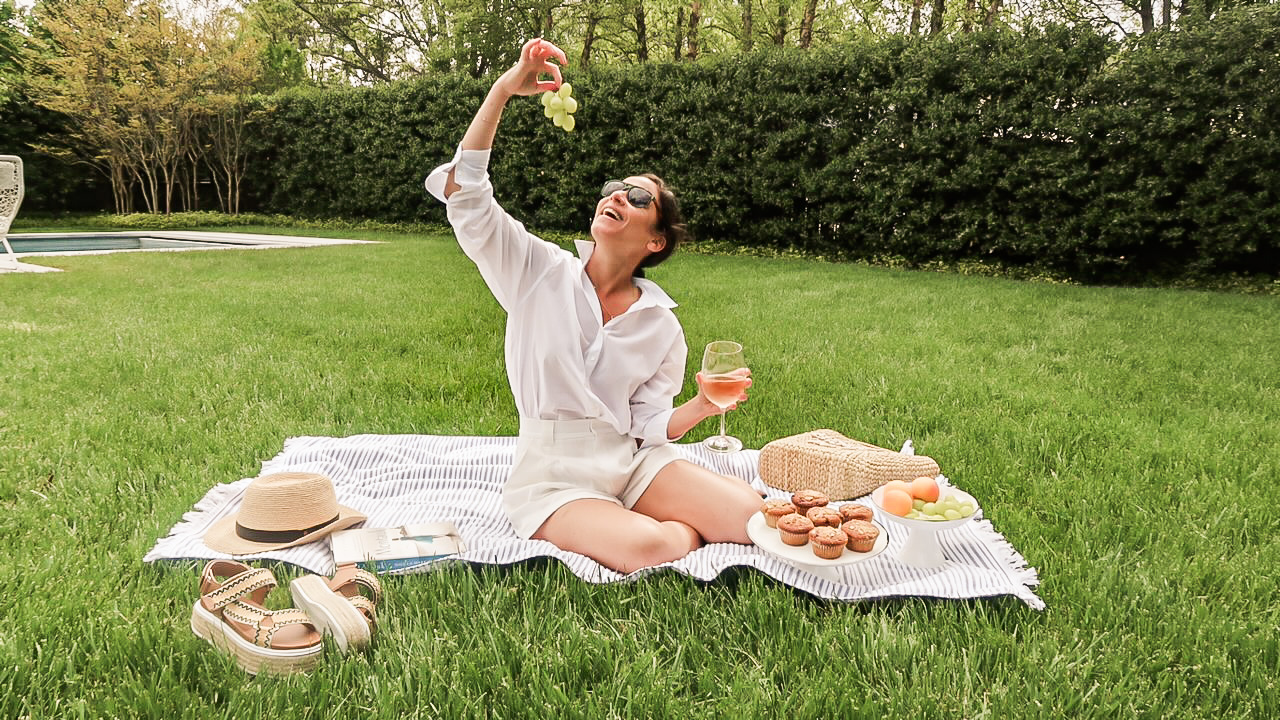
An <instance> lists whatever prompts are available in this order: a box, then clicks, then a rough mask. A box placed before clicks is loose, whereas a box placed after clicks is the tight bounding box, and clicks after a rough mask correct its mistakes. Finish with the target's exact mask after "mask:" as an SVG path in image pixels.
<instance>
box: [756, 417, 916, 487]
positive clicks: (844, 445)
mask: <svg viewBox="0 0 1280 720" xmlns="http://www.w3.org/2000/svg"><path fill="white" fill-rule="evenodd" d="M937 475H938V463H936V462H934V461H933V458H929V457H925V456H923V455H903V454H902V453H900V452H895V451H893V450H887V449H885V448H882V447H877V446H875V445H871V444H870V443H864V442H861V441H859V440H853V439H851V438H847V437H845V436H844V435H841V434H840V433H838V432H836V431H835V430H811V431H809V432H806V433H800V434H799V435H792V436H791V437H785V438H780V439H778V440H774V441H773V442H770V443H768V444H766V445H765V446H764V447H763V448H761V450H760V479H762V480H764V482H765V484H766V485H769V486H771V487H775V488H779V489H781V490H790V491H792V492H795V491H796V490H817V491H819V492H822V493H825V494H826V495H827V497H829V498H831V499H832V500H850V499H852V498H856V497H862V496H863V495H866V494H867V493H869V492H871V491H872V490H875V489H876V488H878V487H880V486H881V485H884V484H885V483H887V482H889V481H890V480H903V481H907V482H910V481H911V480H913V479H915V478H918V477H921V476H928V477H936V476H937Z"/></svg>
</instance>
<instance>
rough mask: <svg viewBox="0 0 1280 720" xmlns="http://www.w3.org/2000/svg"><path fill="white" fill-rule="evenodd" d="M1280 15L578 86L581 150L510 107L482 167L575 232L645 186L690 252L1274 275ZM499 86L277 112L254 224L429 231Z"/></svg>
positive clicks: (537, 215) (718, 63)
mask: <svg viewBox="0 0 1280 720" xmlns="http://www.w3.org/2000/svg"><path fill="white" fill-rule="evenodd" d="M1277 30H1280V8H1276V7H1274V6H1269V7H1260V8H1247V9H1245V10H1243V11H1239V12H1235V13H1229V14H1224V15H1222V16H1220V17H1218V18H1216V19H1215V20H1214V21H1213V22H1212V23H1206V24H1202V25H1200V26H1193V27H1187V28H1183V29H1180V30H1179V31H1177V32H1157V33H1154V34H1152V35H1148V36H1145V37H1143V38H1141V39H1139V40H1138V41H1136V42H1134V43H1132V44H1130V45H1125V46H1121V45H1118V44H1116V43H1114V42H1112V41H1110V40H1107V39H1104V38H1102V37H1099V36H1097V35H1095V34H1093V33H1091V32H1090V31H1088V30H1085V29H1069V28H1064V27H1049V28H1043V29H1037V30H1034V31H1029V32H1026V33H1021V34H1019V33H1016V32H1013V31H1009V30H1001V29H993V30H986V31H982V32H977V33H973V34H969V35H960V36H957V37H954V38H932V39H916V38H901V37H899V38H889V39H884V40H877V41H868V42H864V43H860V44H854V45H849V46H843V47H839V48H828V49H823V50H816V51H811V52H807V53H801V52H784V53H777V52H759V53H753V54H751V55H746V56H737V57H731V58H717V59H711V60H709V61H705V62H699V63H693V64H690V63H684V64H678V63H677V64H673V63H647V64H641V65H626V66H608V67H598V68H593V69H592V70H591V71H590V72H586V73H574V72H572V71H570V73H569V79H570V80H571V81H572V82H573V83H574V85H575V87H576V88H577V90H576V91H575V96H576V97H578V98H579V100H580V103H581V109H580V110H579V111H578V114H577V120H578V129H577V130H576V131H575V132H574V133H571V134H567V133H564V132H563V131H561V130H559V129H557V128H555V127H553V126H552V124H551V123H550V121H548V120H546V119H545V118H544V117H543V116H542V114H541V106H540V105H539V104H538V103H537V101H536V99H534V98H530V99H527V100H520V99H517V100H514V101H513V102H511V103H510V104H509V105H508V108H507V111H506V114H505V116H504V120H503V124H502V126H501V128H500V131H499V138H498V143H497V145H496V147H495V151H494V155H493V159H492V162H491V166H490V172H491V175H492V176H493V178H494V184H495V187H496V188H497V193H498V196H499V199H500V200H501V201H502V202H503V203H504V205H505V206H506V207H507V208H508V209H509V210H510V211H511V212H512V213H513V214H514V215H516V216H517V217H519V218H521V219H522V220H523V221H524V222H526V223H527V224H529V225H530V226H533V227H539V228H544V229H547V230H560V231H575V232H585V231H586V228H587V227H588V225H589V220H590V216H591V212H592V210H593V208H594V204H595V200H596V190H597V188H598V187H599V185H600V183H601V181H602V180H604V179H606V178H610V177H618V176H624V175H627V174H634V173H638V172H644V171H653V172H656V173H658V174H660V175H662V176H663V177H664V178H667V179H668V180H669V181H671V182H672V184H673V186H674V187H675V188H676V189H677V191H678V192H679V193H680V195H681V198H682V201H683V203H684V206H685V209H686V215H687V216H688V217H689V219H690V224H691V227H692V229H693V231H694V233H695V235H696V236H698V237H700V238H703V239H711V240H716V241H719V242H722V243H730V244H734V245H742V246H749V247H756V248H772V249H800V250H804V251H809V252H816V253H822V254H831V255H837V256H842V257H883V256H897V257H901V258H905V259H906V261H907V262H908V263H912V264H919V263H926V262H930V261H936V260H943V261H963V260H979V261H983V262H993V263H999V264H1005V265H1015V266H1032V267H1037V268H1043V269H1046V270H1051V271H1055V272H1059V273H1065V274H1068V275H1070V276H1072V277H1075V278H1079V279H1083V280H1092V281H1126V280H1138V279H1142V278H1148V277H1153V276H1155V277H1164V278H1178V277H1189V276H1203V275H1215V274H1227V273H1244V274H1251V273H1256V274H1264V275H1276V274H1280V253H1278V252H1277V245H1276V243H1275V240H1274V238H1275V237H1276V235H1277V234H1278V233H1280V202H1278V201H1280V198H1278V197H1277V192H1278V189H1280V162H1278V161H1280V138H1277V135H1276V127H1277V126H1280V117H1277V115H1278V114H1280V103H1276V102H1275V98H1276V97H1280V87H1277V83H1278V82H1280V52H1277V48H1276V37H1277V36H1280V33H1278V32H1277ZM489 82H490V81H489V80H480V81H477V80H473V79H470V78H466V77H460V76H432V77H423V78H419V79H416V80H413V81H409V82H405V83H401V84H396V85H392V86H386V87H378V88H367V89H358V90H350V91H328V92H308V93H297V94H288V95H283V96H279V97H276V98H274V100H273V102H274V103H275V109H274V111H273V112H272V113H270V115H269V117H268V119H267V120H266V121H265V122H264V123H263V124H261V125H259V126H258V129H257V135H256V138H255V142H256V147H257V151H256V160H255V161H254V162H253V163H252V166H251V167H252V169H251V175H252V177H251V183H250V184H251V187H252V188H253V189H254V190H253V192H252V193H251V194H252V195H253V196H254V197H256V199H257V203H258V205H259V207H261V208H262V209H263V210H266V211H269V212H278V213H286V214H294V215H303V216H318V217H333V216H340V217H368V218H373V219H379V220H387V221H426V222H436V223H439V222H443V221H444V212H443V208H442V207H441V206H440V205H439V204H437V203H435V202H434V201H432V200H430V199H429V198H428V197H427V196H426V195H425V193H424V191H423V189H422V179H423V177H424V176H425V175H426V173H427V172H428V171H429V170H430V169H431V168H432V167H433V166H434V165H436V164H437V163H439V162H443V161H445V160H447V159H448V158H449V157H450V156H451V155H452V153H453V150H454V147H455V146H456V143H457V142H458V140H459V139H460V138H461V136H462V133H463V131H464V130H465V128H466V126H467V123H468V122H469V120H470V118H471V115H472V114H473V112H474V111H475V109H476V108H477V107H478V105H479V103H480V101H481V99H482V98H483V96H484V93H485V92H486V91H487V89H488V85H489Z"/></svg>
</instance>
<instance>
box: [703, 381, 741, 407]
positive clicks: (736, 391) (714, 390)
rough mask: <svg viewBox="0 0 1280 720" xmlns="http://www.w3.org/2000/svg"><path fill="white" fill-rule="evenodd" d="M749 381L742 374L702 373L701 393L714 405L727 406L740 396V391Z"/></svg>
mask: <svg viewBox="0 0 1280 720" xmlns="http://www.w3.org/2000/svg"><path fill="white" fill-rule="evenodd" d="M749 383H750V378H748V377H746V376H744V375H730V374H728V373H725V374H721V375H703V376H702V394H703V395H706V396H707V399H708V400H710V401H711V402H713V403H715V406H716V407H718V408H727V407H729V406H730V405H732V404H734V403H735V402H737V401H738V398H740V397H742V391H743V390H746V389H747V385H748V384H749Z"/></svg>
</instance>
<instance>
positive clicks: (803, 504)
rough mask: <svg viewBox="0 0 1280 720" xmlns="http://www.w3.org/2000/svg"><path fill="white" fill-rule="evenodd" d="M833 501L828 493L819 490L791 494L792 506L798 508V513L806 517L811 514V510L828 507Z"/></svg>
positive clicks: (799, 491) (798, 491)
mask: <svg viewBox="0 0 1280 720" xmlns="http://www.w3.org/2000/svg"><path fill="white" fill-rule="evenodd" d="M830 502H831V499H830V498H828V497H827V495H826V493H821V492H818V491H817V490H797V491H795V492H794V493H792V494H791V504H792V505H795V506H796V512H798V513H800V514H801V515H804V514H805V513H808V512H809V508H816V507H826V506H827V504H828V503H830Z"/></svg>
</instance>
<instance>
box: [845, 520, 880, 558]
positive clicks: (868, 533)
mask: <svg viewBox="0 0 1280 720" xmlns="http://www.w3.org/2000/svg"><path fill="white" fill-rule="evenodd" d="M840 529H841V530H842V531H844V534H845V535H846V536H848V539H849V543H848V547H849V549H850V550H852V551H854V552H871V549H872V548H874V547H875V546H876V538H878V537H880V528H878V527H876V526H875V524H873V523H872V522H870V521H868V520H850V521H848V522H846V523H845V524H843V525H841V526H840Z"/></svg>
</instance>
